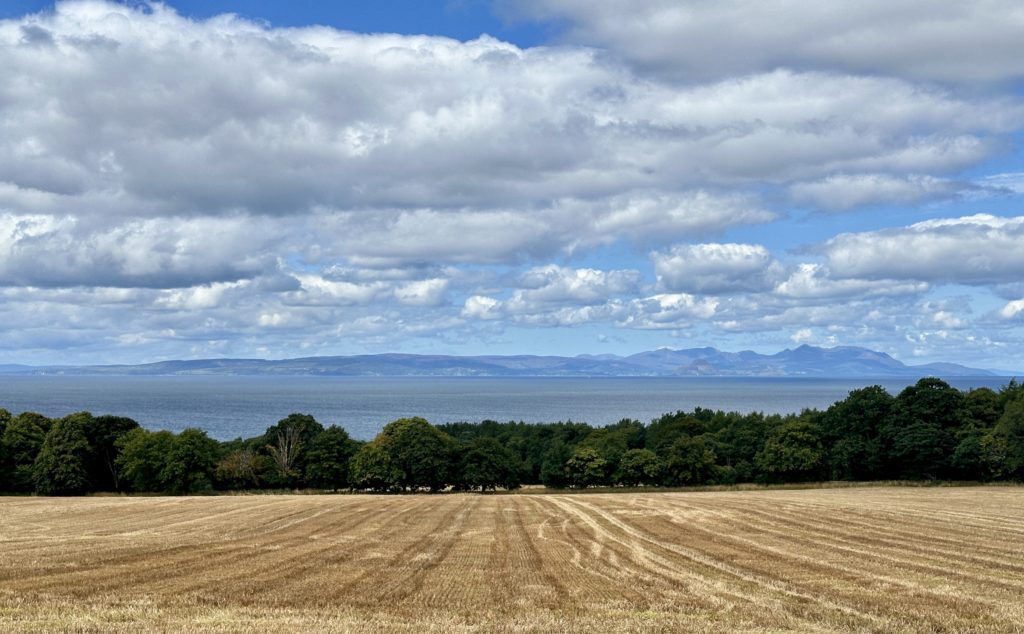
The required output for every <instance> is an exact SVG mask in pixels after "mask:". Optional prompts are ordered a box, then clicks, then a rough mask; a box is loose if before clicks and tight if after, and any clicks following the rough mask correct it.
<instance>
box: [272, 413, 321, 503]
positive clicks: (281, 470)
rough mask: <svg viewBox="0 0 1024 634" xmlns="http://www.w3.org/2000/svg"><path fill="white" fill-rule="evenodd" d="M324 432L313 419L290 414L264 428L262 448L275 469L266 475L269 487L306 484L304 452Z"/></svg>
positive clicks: (305, 456)
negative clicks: (265, 429)
mask: <svg viewBox="0 0 1024 634" xmlns="http://www.w3.org/2000/svg"><path fill="white" fill-rule="evenodd" d="M323 430H324V428H323V425H321V424H320V423H318V422H317V421H316V419H315V418H313V417H312V416H310V415H308V414H298V413H292V414H289V415H288V416H286V417H285V418H282V419H281V420H279V421H278V422H277V424H276V425H272V426H271V427H268V428H267V431H266V432H265V433H264V434H263V438H262V447H261V448H262V450H263V452H264V453H265V454H266V455H267V456H268V457H269V458H270V460H271V463H272V465H273V467H274V468H273V469H271V470H270V471H269V472H268V473H267V475H266V477H267V479H268V481H269V483H270V485H271V486H278V487H293V486H303V485H305V484H306V465H307V464H308V453H307V449H308V448H309V446H310V445H311V444H312V442H313V439H314V438H316V437H317V436H318V435H319V434H320V433H322V432H323Z"/></svg>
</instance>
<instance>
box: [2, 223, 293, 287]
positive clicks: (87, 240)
mask: <svg viewBox="0 0 1024 634" xmlns="http://www.w3.org/2000/svg"><path fill="white" fill-rule="evenodd" d="M271 234H272V232H271V231H269V230H268V228H267V223H266V222H263V221H259V220H253V219H246V218H240V217H234V216H227V217H221V218H211V217H203V218H188V219H181V218H173V217H172V218H148V219H136V220H131V221H129V222H125V223H122V224H116V225H114V226H112V227H105V226H103V225H102V224H99V225H90V224H88V223H86V222H83V221H80V220H79V219H77V218H75V217H73V216H46V215H16V214H11V213H0V284H10V285H29V286H77V285H86V286H125V287H133V286H134V287H150V288H171V287H180V286H191V285H194V284H199V283H209V282H220V281H235V280H239V279H244V278H251V277H254V276H255V275H257V274H258V273H260V272H262V271H265V270H269V269H271V268H273V267H274V266H276V264H275V263H276V259H275V258H274V257H272V256H270V255H268V253H267V252H266V251H264V249H267V250H269V249H270V248H272V246H273V245H274V243H275V239H274V238H273V237H272V235H271Z"/></svg>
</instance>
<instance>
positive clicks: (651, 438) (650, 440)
mask: <svg viewBox="0 0 1024 634" xmlns="http://www.w3.org/2000/svg"><path fill="white" fill-rule="evenodd" d="M705 431H707V430H706V429H705V427H704V423H703V422H702V421H701V420H700V419H699V418H697V417H696V416H694V415H693V414H690V413H687V412H676V413H675V414H665V415H664V416H661V417H659V418H656V419H654V420H653V421H651V424H650V425H648V426H647V433H646V443H645V445H644V446H645V447H646V448H647V449H650V450H651V451H653V452H654V453H656V454H658V455H659V456H661V457H662V458H666V457H668V454H669V451H670V449H671V448H672V444H673V443H675V442H676V440H678V439H679V438H681V437H683V436H686V437H693V436H700V435H701V434H703V433H704V432H705Z"/></svg>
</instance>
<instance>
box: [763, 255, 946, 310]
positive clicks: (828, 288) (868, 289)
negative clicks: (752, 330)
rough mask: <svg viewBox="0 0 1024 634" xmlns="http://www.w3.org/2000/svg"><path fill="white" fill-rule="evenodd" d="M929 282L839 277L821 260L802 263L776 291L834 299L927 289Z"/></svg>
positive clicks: (784, 294) (791, 295)
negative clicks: (818, 262)
mask: <svg viewBox="0 0 1024 634" xmlns="http://www.w3.org/2000/svg"><path fill="white" fill-rule="evenodd" d="M927 290H928V284H927V283H926V282H907V281H896V280H891V279H879V280H873V279H835V278H833V277H832V276H831V275H830V274H829V271H828V269H827V268H825V267H823V266H822V265H820V264H810V263H804V264H800V265H798V266H797V267H796V269H794V270H793V271H792V273H790V275H789V277H788V278H786V279H785V280H783V281H782V282H780V283H779V284H778V286H776V287H775V290H774V292H775V295H777V296H779V297H782V298H789V299H796V300H817V301H822V300H826V301H830V300H837V299H843V298H849V297H858V298H865V297H877V296H887V295H890V296H898V295H913V294H918V293H923V292H925V291H927Z"/></svg>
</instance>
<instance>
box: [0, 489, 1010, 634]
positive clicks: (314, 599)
mask: <svg viewBox="0 0 1024 634" xmlns="http://www.w3.org/2000/svg"><path fill="white" fill-rule="evenodd" d="M1022 606H1024V488H1019V487H965V488H953V487H950V488H902V487H885V488H879V487H867V488H842V489H821V490H775V491H733V492H728V491H717V492H699V493H698V492H694V493H657V492H654V493H619V494H587V495H564V494H537V495H490V496H480V495H417V496H370V495H337V496H309V495H297V496H270V495H268V496H223V497H192V498H188V497H127V498H118V497H93V498H78V499H60V498H0V630H3V631H76V632H77V631H83V632H92V631H95V632H164V631H168V632H169V631H182V632H270V631H274V632H348V631H351V632H580V631H585V632H595V633H600V632H648V631H679V632H720V631H748V632H819V631H820V632H831V631H840V632H1024V625H1022V624H1024V607H1022Z"/></svg>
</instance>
